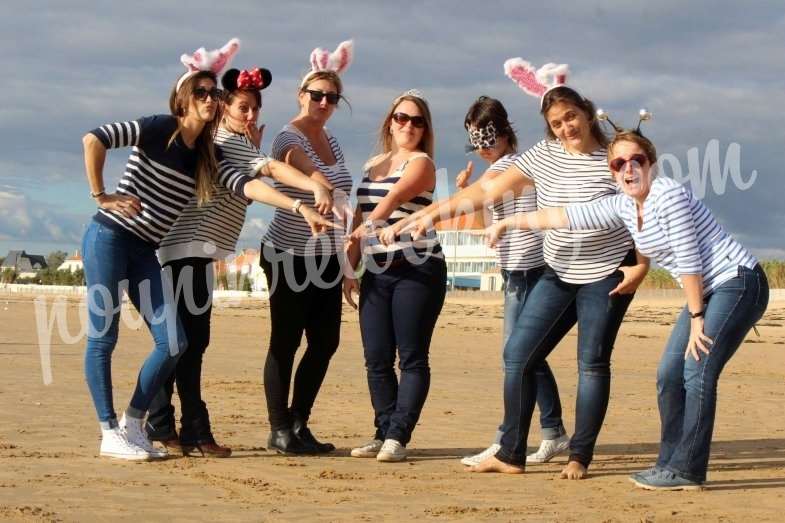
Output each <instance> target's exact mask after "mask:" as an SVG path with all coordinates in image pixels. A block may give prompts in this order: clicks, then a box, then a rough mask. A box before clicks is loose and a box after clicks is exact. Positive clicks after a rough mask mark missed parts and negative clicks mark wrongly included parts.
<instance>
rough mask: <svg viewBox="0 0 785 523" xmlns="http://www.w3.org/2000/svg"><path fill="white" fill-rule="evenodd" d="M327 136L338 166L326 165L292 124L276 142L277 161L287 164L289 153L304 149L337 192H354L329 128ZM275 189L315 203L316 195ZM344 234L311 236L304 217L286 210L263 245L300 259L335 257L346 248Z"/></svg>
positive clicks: (278, 214)
mask: <svg viewBox="0 0 785 523" xmlns="http://www.w3.org/2000/svg"><path fill="white" fill-rule="evenodd" d="M324 133H325V135H326V136H327V141H328V142H329V143H330V149H331V150H332V153H333V156H334V157H335V160H336V161H335V163H334V164H332V165H327V164H325V163H324V162H323V161H322V159H321V158H320V157H319V155H318V154H316V152H315V151H314V150H313V147H312V146H311V142H310V141H309V140H308V138H306V137H305V135H304V134H303V133H302V132H300V130H299V129H298V128H297V127H295V126H294V125H292V124H287V125H285V126H284V128H283V129H281V132H279V133H278V135H277V136H276V137H275V140H274V141H273V152H272V155H273V158H275V159H276V160H280V161H284V159H285V156H286V153H287V152H288V150H289V149H290V148H291V147H292V146H296V147H300V148H301V149H302V150H303V151H305V154H306V155H307V156H308V158H309V159H310V160H311V162H313V164H314V165H315V166H316V168H317V169H319V171H320V172H321V173H322V174H323V175H324V176H325V177H326V178H327V180H329V182H330V183H332V184H333V187H335V188H336V189H341V190H343V191H344V192H345V193H346V194H349V193H351V192H352V176H351V174H349V169H347V167H346V164H345V163H344V158H343V151H341V146H340V145H339V144H338V140H336V139H335V137H333V136H332V135H331V134H330V132H329V131H328V130H327V129H326V128H325V129H324ZM275 188H276V189H278V190H279V191H281V192H282V193H284V194H286V195H287V196H289V197H291V198H294V199H300V200H302V201H303V203H305V204H307V205H313V204H314V198H313V193H311V192H308V191H302V190H300V189H295V188H294V187H289V186H286V185H283V184H281V183H279V182H277V181H276V182H275ZM343 234H344V231H341V230H339V229H328V232H326V233H323V234H320V235H319V236H318V237H317V238H313V236H312V235H311V228H310V227H309V226H308V222H306V221H305V218H303V217H302V215H300V214H299V213H298V214H295V213H293V212H291V211H289V210H285V209H275V215H274V216H273V221H272V223H271V224H270V228H269V229H268V230H267V234H265V235H264V238H263V239H262V242H263V243H265V244H267V245H272V246H274V247H276V248H278V249H282V250H286V251H290V252H291V253H292V254H294V255H296V256H314V255H317V254H326V255H329V254H334V253H336V252H340V250H341V249H342V248H343Z"/></svg>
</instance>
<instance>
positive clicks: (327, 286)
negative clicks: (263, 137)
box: [261, 70, 352, 454]
mask: <svg viewBox="0 0 785 523" xmlns="http://www.w3.org/2000/svg"><path fill="white" fill-rule="evenodd" d="M342 93H343V83H342V82H341V78H340V77H339V76H338V73H336V72H335V71H331V70H321V71H312V72H310V73H308V74H307V75H306V76H305V77H304V78H303V80H302V82H301V85H300V89H299V91H298V102H299V104H300V112H299V114H298V115H297V116H296V117H295V118H294V119H293V120H292V121H291V122H289V123H288V124H287V125H286V126H285V127H284V128H283V130H281V132H280V133H278V135H277V136H276V137H275V140H274V141H273V158H275V159H276V160H279V161H282V162H285V163H287V164H289V165H291V166H292V167H294V168H296V169H298V170H299V171H302V172H304V173H306V174H307V175H308V176H309V177H310V178H312V179H314V180H321V183H323V184H324V185H325V186H326V187H328V188H329V189H340V190H342V191H344V192H345V193H347V194H348V193H350V192H351V189H352V178H351V175H350V174H349V169H348V168H347V167H346V164H345V163H344V157H343V151H342V150H341V146H340V144H339V143H338V140H336V138H335V137H334V136H333V135H332V134H331V133H330V132H329V131H328V130H327V128H326V127H325V125H326V123H327V121H328V120H329V119H330V117H331V116H332V114H333V112H335V109H336V107H337V106H338V102H339V100H341V98H342ZM276 187H277V188H278V189H279V190H280V191H281V192H283V193H284V194H287V195H290V196H291V197H292V198H297V199H300V200H302V201H304V202H306V203H309V204H310V203H313V197H312V195H311V193H310V192H307V191H303V190H301V189H297V188H291V187H286V186H283V185H282V184H280V183H279V182H276ZM342 248H343V237H342V235H341V234H340V233H339V232H338V231H337V230H330V231H328V232H327V234H323V235H321V236H319V237H318V238H312V237H311V234H310V232H309V228H308V224H307V223H305V222H304V221H303V220H302V219H301V217H299V216H297V215H295V214H292V213H288V212H284V211H276V212H275V216H274V217H273V221H272V223H271V224H270V228H269V229H268V231H267V234H266V235H265V236H264V238H263V239H262V258H261V265H262V268H263V269H264V273H265V276H266V277H267V283H268V287H269V289H270V329H271V332H270V346H269V350H268V352H267V359H266V361H265V364H264V393H265V397H266V399H267V413H268V417H269V420H270V436H269V438H268V447H269V448H272V449H275V450H277V451H278V452H281V453H287V454H314V453H319V454H322V453H326V452H331V451H333V450H335V446H334V445H333V444H332V443H322V442H320V441H318V440H317V439H316V438H315V437H314V435H313V434H312V433H311V431H310V429H309V428H308V426H307V423H308V419H309V417H310V415H311V409H312V407H313V404H314V402H315V401H316V396H317V394H318V393H319V389H320V387H321V385H322V381H323V380H324V377H325V375H326V374H327V368H328V366H329V364H330V358H332V355H333V354H334V353H335V351H336V350H337V349H338V343H339V340H340V329H341V278H342V276H341V268H340V263H339V261H338V253H340V252H342ZM303 333H305V338H306V340H307V343H308V346H307V348H306V350H305V354H304V355H303V357H302V359H301V360H300V363H299V366H298V368H297V372H296V373H295V375H294V386H293V388H294V390H293V393H292V400H291V405H290V404H289V384H290V382H291V381H292V367H293V366H294V356H295V353H296V352H297V349H298V348H299V346H300V342H301V340H302V337H303Z"/></svg>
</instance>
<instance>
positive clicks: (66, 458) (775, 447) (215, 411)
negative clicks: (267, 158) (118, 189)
mask: <svg viewBox="0 0 785 523" xmlns="http://www.w3.org/2000/svg"><path fill="white" fill-rule="evenodd" d="M51 299H52V298H51V297H50V298H49V300H51ZM236 305H237V304H236ZM678 307H679V303H678V302H673V301H662V300H650V301H646V300H642V299H636V301H635V302H634V303H633V305H632V307H631V310H630V312H629V313H628V315H627V319H626V321H625V323H624V325H623V327H622V329H621V332H620V335H619V339H618V341H617V345H616V349H615V354H614V358H613V372H614V374H613V389H612V397H611V404H610V408H609V412H608V416H607V418H606V421H605V425H604V428H603V431H602V433H601V434H600V440H599V443H598V446H597V454H596V458H595V461H594V463H593V464H592V466H591V468H590V476H589V478H588V479H586V480H584V481H566V480H560V479H558V473H559V471H560V470H561V468H562V467H563V465H564V463H565V461H566V459H565V458H564V457H563V456H562V457H559V458H556V459H555V461H554V462H552V463H550V464H546V465H531V466H530V467H529V469H528V471H527V473H526V474H525V475H522V476H504V475H497V474H491V475H480V474H470V473H467V472H465V471H464V470H463V467H462V466H461V465H460V463H459V461H458V459H459V458H460V457H461V456H463V455H466V454H469V453H473V452H476V451H478V450H480V449H482V448H484V447H485V446H486V445H487V444H489V443H490V440H491V438H492V436H493V433H494V431H495V428H496V426H497V424H498V422H499V420H500V418H501V412H502V406H501V388H500V385H501V370H500V369H501V362H500V359H501V357H500V347H499V345H500V339H501V334H500V326H501V316H502V307H501V304H500V302H498V301H488V300H486V301H477V300H474V301H473V300H462V301H460V302H456V301H454V300H452V301H449V302H448V304H447V305H446V306H445V309H444V312H443V313H442V315H441V318H440V320H439V323H438V326H437V331H436V334H435V337H434V343H433V346H432V359H431V366H432V387H431V393H430V397H429V398H428V402H427V404H426V406H425V410H424V412H423V415H422V418H421V421H420V424H419V426H418V427H417V430H416V432H415V434H414V437H413V440H412V442H411V444H410V447H409V448H410V449H411V457H410V459H409V460H408V461H407V462H404V463H399V464H383V463H377V462H376V461H375V460H368V459H357V458H351V457H349V456H348V451H349V449H350V448H351V447H352V446H355V445H358V444H361V443H363V442H364V441H366V440H367V439H368V438H369V436H371V435H372V434H373V426H372V411H371V406H370V400H369V398H368V391H367V387H366V382H365V372H364V367H363V360H362V349H361V344H360V333H359V326H358V322H357V316H356V313H354V312H353V311H351V310H350V309H349V308H348V307H347V308H346V309H345V311H344V312H345V316H344V324H343V330H342V343H341V347H340V349H339V351H338V353H337V354H336V356H335V358H334V359H333V361H332V366H331V368H330V372H329V373H328V375H327V379H326V381H325V383H324V386H323V387H322V391H321V394H320V395H319V398H318V400H317V403H316V406H315V409H314V414H313V418H312V420H311V427H312V429H313V430H314V432H315V433H316V434H317V435H318V436H319V437H321V438H323V439H326V440H328V441H332V442H334V443H335V444H336V446H337V447H338V451H336V452H335V454H334V455H331V456H329V457H283V456H279V455H276V454H274V453H271V452H268V451H266V450H265V448H264V446H265V442H266V437H267V432H268V425H267V421H266V409H265V404H264V394H263V390H262V383H261V369H262V366H263V362H264V358H265V353H266V349H267V340H268V333H269V326H268V322H269V310H268V308H267V304H266V303H265V302H246V303H244V304H240V305H239V306H237V307H233V308H221V309H217V310H216V311H215V314H214V318H213V340H212V344H211V346H210V348H209V349H208V351H207V354H206V360H205V372H204V394H205V398H206V400H207V402H208V405H209V408H210V412H211V415H212V421H213V426H214V431H215V433H216V436H217V437H218V438H219V440H220V441H221V442H222V443H225V444H227V445H229V446H231V447H232V448H233V449H234V454H233V456H232V457H231V458H229V459H203V458H183V457H178V458H172V459H168V460H165V461H159V462H152V463H127V462H117V461H111V460H108V459H105V458H104V459H102V458H98V457H97V451H98V446H99V431H98V425H97V423H96V420H95V413H94V410H93V407H92V404H91V402H90V399H89V396H88V392H87V388H86V385H85V383H84V378H83V371H82V361H83V360H82V355H83V350H84V342H83V341H82V342H79V343H74V344H67V343H63V342H62V340H60V339H59V338H58V337H57V336H55V338H54V339H53V341H52V347H51V357H52V380H53V381H52V383H51V384H50V385H44V384H43V379H42V370H41V363H40V358H39V345H38V340H37V335H36V331H35V314H34V306H33V303H32V301H30V300H28V299H24V298H13V297H8V296H0V354H2V358H1V359H0V362H2V365H1V366H0V520H11V521H90V520H109V519H113V520H118V521H126V520H135V521H147V520H152V521H161V520H167V521H170V522H174V521H192V520H211V521H278V520H300V521H349V520H351V521H378V520H409V519H419V520H426V521H427V520H432V521H453V520H458V521H486V520H487V521H490V520H500V521H741V520H747V521H782V520H783V512H785V415H784V413H783V407H784V406H785V403H784V402H783V400H784V399H785V346H783V345H785V327H784V326H783V325H784V324H785V303H784V302H777V303H773V304H772V306H771V307H770V309H769V311H768V313H767V315H766V316H765V318H764V319H763V320H762V321H761V323H760V326H759V330H760V337H757V336H755V334H753V333H751V334H750V335H749V336H748V338H747V340H746V342H745V343H744V345H743V346H742V348H741V349H740V351H739V353H738V354H737V355H736V357H735V358H734V359H733V360H732V361H731V363H730V364H729V366H728V368H727V369H726V371H725V373H724V374H723V377H722V379H721V381H720V393H719V396H720V397H719V409H718V414H717V420H716V428H715V432H714V445H713V447H712V459H711V464H710V470H709V481H708V484H707V486H708V489H707V490H705V491H702V492H689V493H687V492H672V493H666V492H647V491H642V490H638V489H635V488H634V487H633V486H632V484H631V483H630V482H629V481H628V479H627V477H628V476H629V474H630V473H632V472H635V471H638V470H641V469H643V468H647V467H648V466H650V465H651V464H652V462H653V459H654V456H655V455H656V452H657V446H658V439H659V438H658V435H659V418H658V414H657V405H656V391H655V372H656V365H657V361H658V359H659V355H660V352H661V350H662V348H663V346H664V343H665V339H666V337H667V335H668V332H669V331H670V326H671V322H672V321H673V319H674V318H675V315H676V312H677V310H678ZM67 309H68V317H69V320H70V321H69V322H70V325H71V333H72V334H74V333H75V332H76V331H77V327H78V303H77V302H72V303H70V304H69V305H68V307H67ZM149 348H150V338H149V335H148V333H147V331H146V329H144V328H142V329H139V330H133V329H129V328H127V327H125V326H124V327H123V328H122V330H121V333H120V342H119V344H118V347H117V349H116V351H115V356H114V367H113V374H114V386H115V390H114V397H115V405H116V407H117V408H118V410H119V409H121V408H123V407H124V406H125V405H126V403H127V401H128V399H129V397H130V393H131V390H132V388H133V386H134V383H135V379H136V372H137V370H138V368H139V365H140V363H141V361H142V360H143V359H144V357H145V355H146V353H147V351H148V350H149ZM549 361H550V362H551V365H552V367H553V369H554V372H555V374H556V377H557V379H558V382H559V385H560V390H561V394H562V401H563V405H564V415H565V421H566V423H567V426H568V430H571V429H572V422H573V420H574V402H575V386H576V377H577V375H576V363H575V333H574V332H572V333H570V334H569V335H568V336H567V338H565V340H564V341H563V342H562V343H561V344H560V346H559V347H558V348H557V349H556V350H555V352H554V353H553V355H552V356H551V357H550V360H549ZM535 425H536V422H535ZM537 443H539V434H537V433H533V434H532V435H531V437H530V441H529V444H530V445H534V444H537Z"/></svg>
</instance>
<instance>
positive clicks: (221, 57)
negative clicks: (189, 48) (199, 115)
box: [177, 38, 240, 91]
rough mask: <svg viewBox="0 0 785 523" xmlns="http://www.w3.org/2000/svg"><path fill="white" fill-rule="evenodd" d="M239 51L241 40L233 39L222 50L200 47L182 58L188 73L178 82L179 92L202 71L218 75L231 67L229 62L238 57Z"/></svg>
mask: <svg viewBox="0 0 785 523" xmlns="http://www.w3.org/2000/svg"><path fill="white" fill-rule="evenodd" d="M239 50H240V40H238V39H237V38H232V39H231V40H229V41H228V42H226V45H224V46H223V47H221V48H220V49H214V50H212V51H207V50H205V48H204V47H200V48H199V49H197V50H196V51H194V52H193V54H190V55H188V54H184V55H182V56H180V61H181V62H182V63H183V65H184V66H185V68H186V69H187V71H186V72H185V73H183V75H182V76H181V77H180V79H179V80H177V90H178V91H179V90H180V87H182V85H183V82H185V81H186V80H187V79H189V78H190V77H192V76H193V75H195V74H196V73H198V72H200V71H212V72H213V73H215V74H216V75H218V74H219V73H220V72H221V71H222V70H223V69H224V68H225V67H226V66H227V65H229V62H231V61H232V58H234V55H236V54H237V51H239Z"/></svg>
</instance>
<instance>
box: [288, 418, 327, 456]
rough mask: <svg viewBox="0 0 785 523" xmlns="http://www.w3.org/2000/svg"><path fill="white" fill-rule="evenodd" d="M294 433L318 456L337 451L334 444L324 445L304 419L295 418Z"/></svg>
mask: <svg viewBox="0 0 785 523" xmlns="http://www.w3.org/2000/svg"><path fill="white" fill-rule="evenodd" d="M292 431H293V432H294V434H295V435H296V436H297V438H298V439H299V440H300V441H302V442H303V443H304V444H305V445H307V446H309V447H311V448H312V449H313V452H315V453H316V454H327V453H328V452H332V451H334V450H335V445H333V444H332V443H322V442H320V441H319V440H318V439H316V438H315V437H314V435H313V433H312V432H311V430H310V429H309V428H308V424H307V422H306V421H304V420H303V419H302V418H299V417H297V416H294V417H293V421H292Z"/></svg>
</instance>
